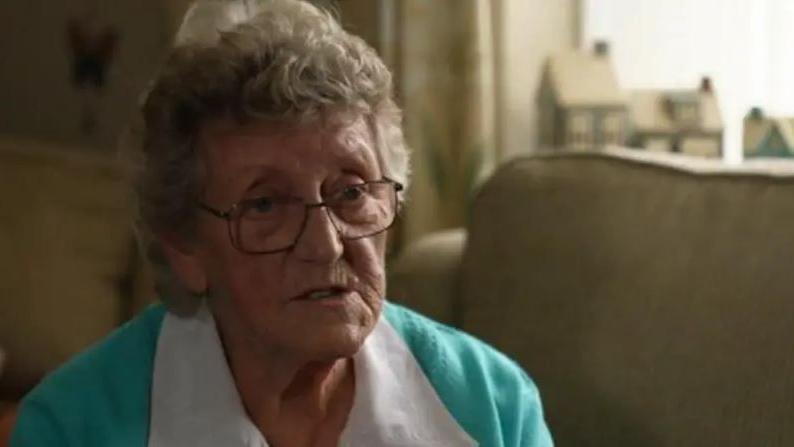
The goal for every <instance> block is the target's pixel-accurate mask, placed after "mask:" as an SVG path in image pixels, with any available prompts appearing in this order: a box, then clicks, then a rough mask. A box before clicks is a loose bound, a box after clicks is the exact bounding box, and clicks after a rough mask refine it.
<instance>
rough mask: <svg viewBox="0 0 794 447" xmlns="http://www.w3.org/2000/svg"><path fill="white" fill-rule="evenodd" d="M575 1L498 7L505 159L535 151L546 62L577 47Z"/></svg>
mask: <svg viewBox="0 0 794 447" xmlns="http://www.w3.org/2000/svg"><path fill="white" fill-rule="evenodd" d="M577 3H578V1H577V0H555V1H548V0H501V1H497V2H494V3H493V4H494V6H495V11H494V13H495V24H496V26H495V30H496V38H497V51H498V60H499V62H498V64H499V66H500V67H499V68H498V69H497V76H498V81H497V85H498V87H497V88H498V93H497V95H498V104H497V114H498V116H497V126H498V130H497V133H498V136H497V140H498V144H499V146H500V147H501V150H502V158H503V159H506V158H510V157H512V156H515V155H520V154H522V153H526V152H532V151H534V150H536V148H537V146H538V119H539V117H538V112H537V110H538V104H537V94H538V89H539V87H540V80H541V73H542V69H543V66H544V64H545V63H546V59H547V58H548V56H549V55H550V54H552V53H554V52H557V51H561V50H566V49H570V48H572V47H573V46H574V44H575V40H576V35H577V32H578V22H577V20H578V15H577V11H578V10H577V8H578V6H577Z"/></svg>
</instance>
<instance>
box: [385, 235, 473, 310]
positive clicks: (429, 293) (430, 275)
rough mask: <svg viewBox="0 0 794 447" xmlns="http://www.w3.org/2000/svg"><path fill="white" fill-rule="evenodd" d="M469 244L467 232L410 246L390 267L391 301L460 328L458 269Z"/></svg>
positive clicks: (425, 240) (427, 237) (389, 286)
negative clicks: (457, 298)
mask: <svg viewBox="0 0 794 447" xmlns="http://www.w3.org/2000/svg"><path fill="white" fill-rule="evenodd" d="M465 244H466V230H465V229H463V228H455V229H452V230H444V231H439V232H436V233H432V234H429V235H427V236H425V237H423V238H421V239H419V240H418V241H416V242H414V243H412V244H410V245H409V246H408V247H406V248H405V250H404V251H403V252H402V253H401V254H400V256H399V257H398V258H397V259H396V260H395V261H394V262H392V263H391V265H389V269H388V270H389V279H388V296H389V298H390V299H391V300H392V301H394V302H395V303H399V304H402V305H405V306H407V307H410V308H411V309H414V310H416V311H418V312H420V313H422V314H424V315H426V316H428V317H430V318H433V319H435V320H437V321H440V322H442V323H445V324H449V325H452V326H456V325H457V323H458V320H459V318H458V313H459V312H458V309H456V305H455V302H456V298H455V297H456V295H457V286H458V268H459V266H460V260H461V256H462V254H463V248H464V246H465Z"/></svg>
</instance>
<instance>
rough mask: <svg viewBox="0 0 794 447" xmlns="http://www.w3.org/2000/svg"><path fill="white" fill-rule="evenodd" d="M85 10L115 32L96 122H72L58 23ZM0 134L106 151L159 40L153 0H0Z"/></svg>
mask: <svg viewBox="0 0 794 447" xmlns="http://www.w3.org/2000/svg"><path fill="white" fill-rule="evenodd" d="M86 11H93V13H92V17H94V19H95V22H96V23H98V24H99V25H103V26H104V25H109V24H112V25H113V26H115V28H116V29H117V30H118V32H119V34H120V41H119V44H118V51H117V53H116V59H115V60H114V61H113V64H112V65H111V68H110V71H109V72H108V78H107V87H106V89H105V90H104V92H103V94H102V95H101V96H100V97H99V98H98V99H97V100H96V110H97V117H98V118H99V122H98V128H97V130H96V132H95V134H93V135H91V136H88V137H86V136H84V135H83V134H82V132H81V129H80V122H81V121H80V117H81V96H80V95H79V94H78V92H77V90H76V89H75V88H74V87H73V86H72V83H71V71H70V70H71V60H70V50H69V47H68V42H67V38H66V23H67V20H68V19H69V18H70V17H81V16H84V15H85V14H86ZM0 23H2V28H0V30H1V31H0V54H2V55H3V56H2V69H0V133H4V134H11V135H20V136H26V137H35V138H39V139H46V140H50V141H55V142H62V143H67V144H70V145H78V146H91V147H96V148H99V149H100V150H103V151H108V150H113V149H114V146H115V141H116V136H117V135H118V133H119V130H120V129H121V127H122V126H123V125H124V123H125V122H126V121H127V117H128V116H129V113H130V110H131V108H132V107H133V106H134V104H135V101H136V99H137V95H138V92H139V91H140V90H141V88H142V87H143V86H144V85H145V83H146V82H147V80H148V79H149V77H150V76H151V74H152V72H153V70H154V67H155V65H156V64H157V62H158V61H159V57H160V54H161V51H162V48H163V45H164V42H165V40H166V37H165V35H164V26H163V25H164V14H163V11H162V4H161V1H160V0H113V1H112V2H111V1H91V0H68V1H64V0H59V1H52V0H3V1H1V2H0Z"/></svg>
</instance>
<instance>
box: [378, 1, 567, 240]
mask: <svg viewBox="0 0 794 447" xmlns="http://www.w3.org/2000/svg"><path fill="white" fill-rule="evenodd" d="M381 5H382V6H383V8H382V10H383V11H386V12H388V11H396V12H395V14H396V15H397V18H396V19H395V20H393V21H391V22H390V20H389V17H388V14H386V15H385V17H384V20H383V23H384V26H383V27H382V28H383V29H384V30H386V31H387V32H385V33H384V34H383V36H382V42H383V45H381V51H382V53H383V54H384V55H386V56H387V60H389V61H391V62H392V65H393V66H394V67H395V68H396V70H395V71H396V74H397V78H398V82H399V87H400V88H399V91H400V92H401V102H402V106H403V108H404V111H405V129H406V136H407V139H408V142H409V144H410V145H411V147H412V149H413V157H412V159H413V167H414V177H413V179H414V183H413V184H412V186H411V190H410V191H409V196H408V198H409V201H408V206H407V208H406V210H405V213H404V216H403V217H404V219H403V226H402V228H401V230H402V239H403V243H409V242H411V241H413V240H416V239H418V238H419V237H421V236H422V235H424V234H426V233H429V232H432V231H435V230H439V229H445V228H451V227H459V226H465V224H466V220H467V215H468V212H469V208H470V205H471V202H472V199H473V197H474V194H475V193H476V189H477V187H478V186H479V185H480V184H481V183H482V181H483V180H484V179H485V178H486V177H487V176H488V175H489V174H490V173H491V172H492V170H493V169H494V168H495V167H496V166H497V165H498V164H499V163H502V162H504V161H505V160H507V159H509V158H512V157H514V156H517V155H521V154H525V153H527V152H532V151H533V150H535V147H536V141H537V137H536V133H537V132H536V129H537V123H536V121H537V118H536V116H537V104H536V101H535V98H536V94H537V89H538V85H539V83H540V77H541V73H542V68H543V65H544V63H545V61H546V59H547V57H548V56H549V55H550V54H551V53H553V52H555V51H559V50H561V49H570V48H572V47H573V44H574V41H575V40H576V33H577V32H578V30H579V26H578V23H577V21H578V2H577V1H575V0H555V1H553V2H550V1H548V0H433V1H427V0H382V1H381ZM390 23H394V25H393V26H392V25H390ZM394 46H396V49H394Z"/></svg>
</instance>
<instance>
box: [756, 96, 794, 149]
mask: <svg viewBox="0 0 794 447" xmlns="http://www.w3.org/2000/svg"><path fill="white" fill-rule="evenodd" d="M744 156H745V157H746V158H754V157H783V158H794V118H779V117H766V116H764V112H763V111H762V110H761V109H760V108H758V107H754V108H753V109H751V110H750V113H748V114H747V116H746V117H745V118H744Z"/></svg>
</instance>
